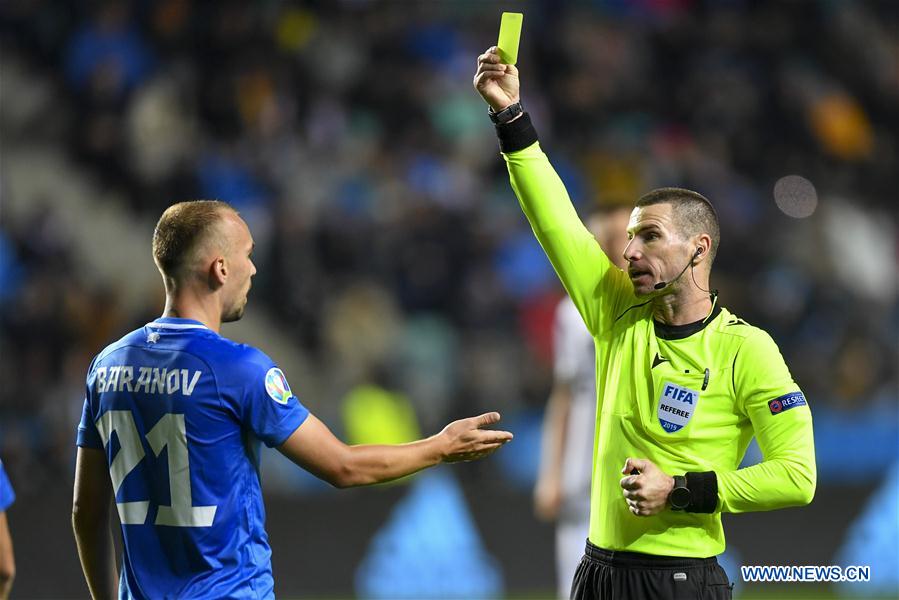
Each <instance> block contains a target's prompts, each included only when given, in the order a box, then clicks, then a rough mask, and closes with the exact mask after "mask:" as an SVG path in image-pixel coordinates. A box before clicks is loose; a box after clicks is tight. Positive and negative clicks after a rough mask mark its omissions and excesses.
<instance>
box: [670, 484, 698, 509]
mask: <svg viewBox="0 0 899 600" xmlns="http://www.w3.org/2000/svg"><path fill="white" fill-rule="evenodd" d="M692 497H693V496H692V494H690V489H689V488H685V487H676V488H674V489H673V490H671V498H670V500H671V506H672V508H677V509H681V510H683V509H684V508H687V506H689V505H690V500H691V499H692Z"/></svg>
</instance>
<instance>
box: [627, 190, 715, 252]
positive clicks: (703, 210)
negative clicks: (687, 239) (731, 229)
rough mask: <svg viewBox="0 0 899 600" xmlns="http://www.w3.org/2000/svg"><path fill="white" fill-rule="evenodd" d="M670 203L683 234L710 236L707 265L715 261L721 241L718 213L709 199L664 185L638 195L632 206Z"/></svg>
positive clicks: (689, 191)
mask: <svg viewBox="0 0 899 600" xmlns="http://www.w3.org/2000/svg"><path fill="white" fill-rule="evenodd" d="M653 204H670V205H671V207H672V209H673V210H674V220H675V223H676V224H677V226H678V227H679V228H680V230H681V233H682V234H683V235H685V236H691V235H697V234H700V233H707V234H708V235H709V237H710V238H712V246H711V248H709V255H708V261H709V266H711V265H712V263H713V262H714V261H715V255H716V254H717V253H718V245H719V244H720V243H721V228H720V227H719V226H718V213H717V212H716V211H715V207H714V206H712V203H711V202H709V199H708V198H706V197H705V196H703V195H702V194H700V193H699V192H694V191H692V190H687V189H684V188H676V187H664V188H658V189H656V190H652V191H651V192H648V193H646V194H644V195H643V196H641V197H640V199H639V200H637V203H636V204H635V205H634V206H652V205H653Z"/></svg>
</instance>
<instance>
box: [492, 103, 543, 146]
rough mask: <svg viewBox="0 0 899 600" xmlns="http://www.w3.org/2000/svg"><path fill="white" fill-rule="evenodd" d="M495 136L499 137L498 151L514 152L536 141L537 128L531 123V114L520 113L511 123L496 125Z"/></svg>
mask: <svg viewBox="0 0 899 600" xmlns="http://www.w3.org/2000/svg"><path fill="white" fill-rule="evenodd" d="M496 136H497V137H498V138H499V150H500V152H515V151H516V150H524V149H525V148H527V147H528V146H530V145H531V144H533V143H534V142H536V141H537V130H536V129H534V125H533V124H531V116H530V115H529V114H528V113H522V115H521V116H520V117H518V118H517V119H515V120H514V121H512V122H511V123H505V124H503V125H497V126H496Z"/></svg>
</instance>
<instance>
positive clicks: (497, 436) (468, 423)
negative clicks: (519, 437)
mask: <svg viewBox="0 0 899 600" xmlns="http://www.w3.org/2000/svg"><path fill="white" fill-rule="evenodd" d="M499 419H500V416H499V413H498V412H489V413H484V414H483V415H479V416H477V417H469V418H467V419H459V420H458V421H453V422H452V423H450V424H449V425H447V426H446V427H444V428H443V431H441V432H440V433H438V434H437V436H436V437H437V438H438V439H439V440H440V442H441V445H442V453H441V454H442V461H443V462H460V461H468V460H477V459H479V458H484V457H485V456H489V455H490V454H493V453H494V452H496V450H498V449H499V448H500V447H501V446H503V445H504V444H506V443H507V442H509V441H511V440H512V434H511V433H510V432H508V431H499V430H495V429H482V428H483V427H487V426H489V425H493V424H494V423H498V422H499Z"/></svg>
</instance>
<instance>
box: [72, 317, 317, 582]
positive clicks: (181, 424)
mask: <svg viewBox="0 0 899 600" xmlns="http://www.w3.org/2000/svg"><path fill="white" fill-rule="evenodd" d="M308 414H309V411H308V410H307V409H306V408H305V407H304V406H303V405H302V404H300V402H299V400H298V399H297V398H296V396H294V395H293V394H292V393H291V391H290V386H289V385H288V384H287V380H286V378H285V377H284V374H283V373H282V372H281V370H280V369H278V368H277V366H275V364H274V363H273V362H272V360H271V359H270V358H269V357H268V356H266V355H265V354H263V353H262V352H260V351H259V350H257V349H255V348H253V347H251V346H246V345H243V344H238V343H235V342H232V341H230V340H228V339H226V338H223V337H221V336H220V335H218V334H217V333H215V332H213V331H212V330H210V329H208V328H207V327H206V326H204V325H203V324H202V323H199V322H197V321H193V320H189V319H175V318H161V319H157V320H156V321H154V322H152V323H149V324H148V325H146V326H145V327H143V328H141V329H138V330H136V331H134V332H132V333H130V334H128V335H126V336H125V337H123V338H122V339H121V340H119V341H118V342H116V343H114V344H112V345H111V346H109V347H107V348H106V349H105V350H103V352H101V353H100V354H99V355H97V357H96V358H95V359H94V361H93V363H91V367H90V370H89V372H88V375H87V392H86V398H85V401H84V410H83V412H82V416H81V423H80V425H79V426H78V445H79V446H83V447H85V448H97V449H101V450H103V449H105V452H106V460H107V463H108V464H109V474H110V478H111V480H112V487H113V491H114V493H115V501H116V507H117V509H118V513H119V519H120V520H121V522H122V538H123V540H124V556H123V560H122V565H123V568H122V577H121V581H120V583H119V597H120V598H153V599H156V598H269V597H272V596H273V587H274V583H273V580H272V570H271V548H270V547H269V544H268V536H267V535H266V533H265V529H264V524H265V508H264V507H263V504H262V493H261V489H260V485H259V474H258V471H259V461H258V456H259V450H260V442H265V444H266V445H267V446H277V445H280V444H282V443H283V442H284V441H285V440H286V439H287V438H288V437H289V436H290V434H291V433H293V432H294V431H295V430H296V429H297V427H299V426H300V424H302V423H303V421H304V420H305V419H306V417H307V416H308Z"/></svg>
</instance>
